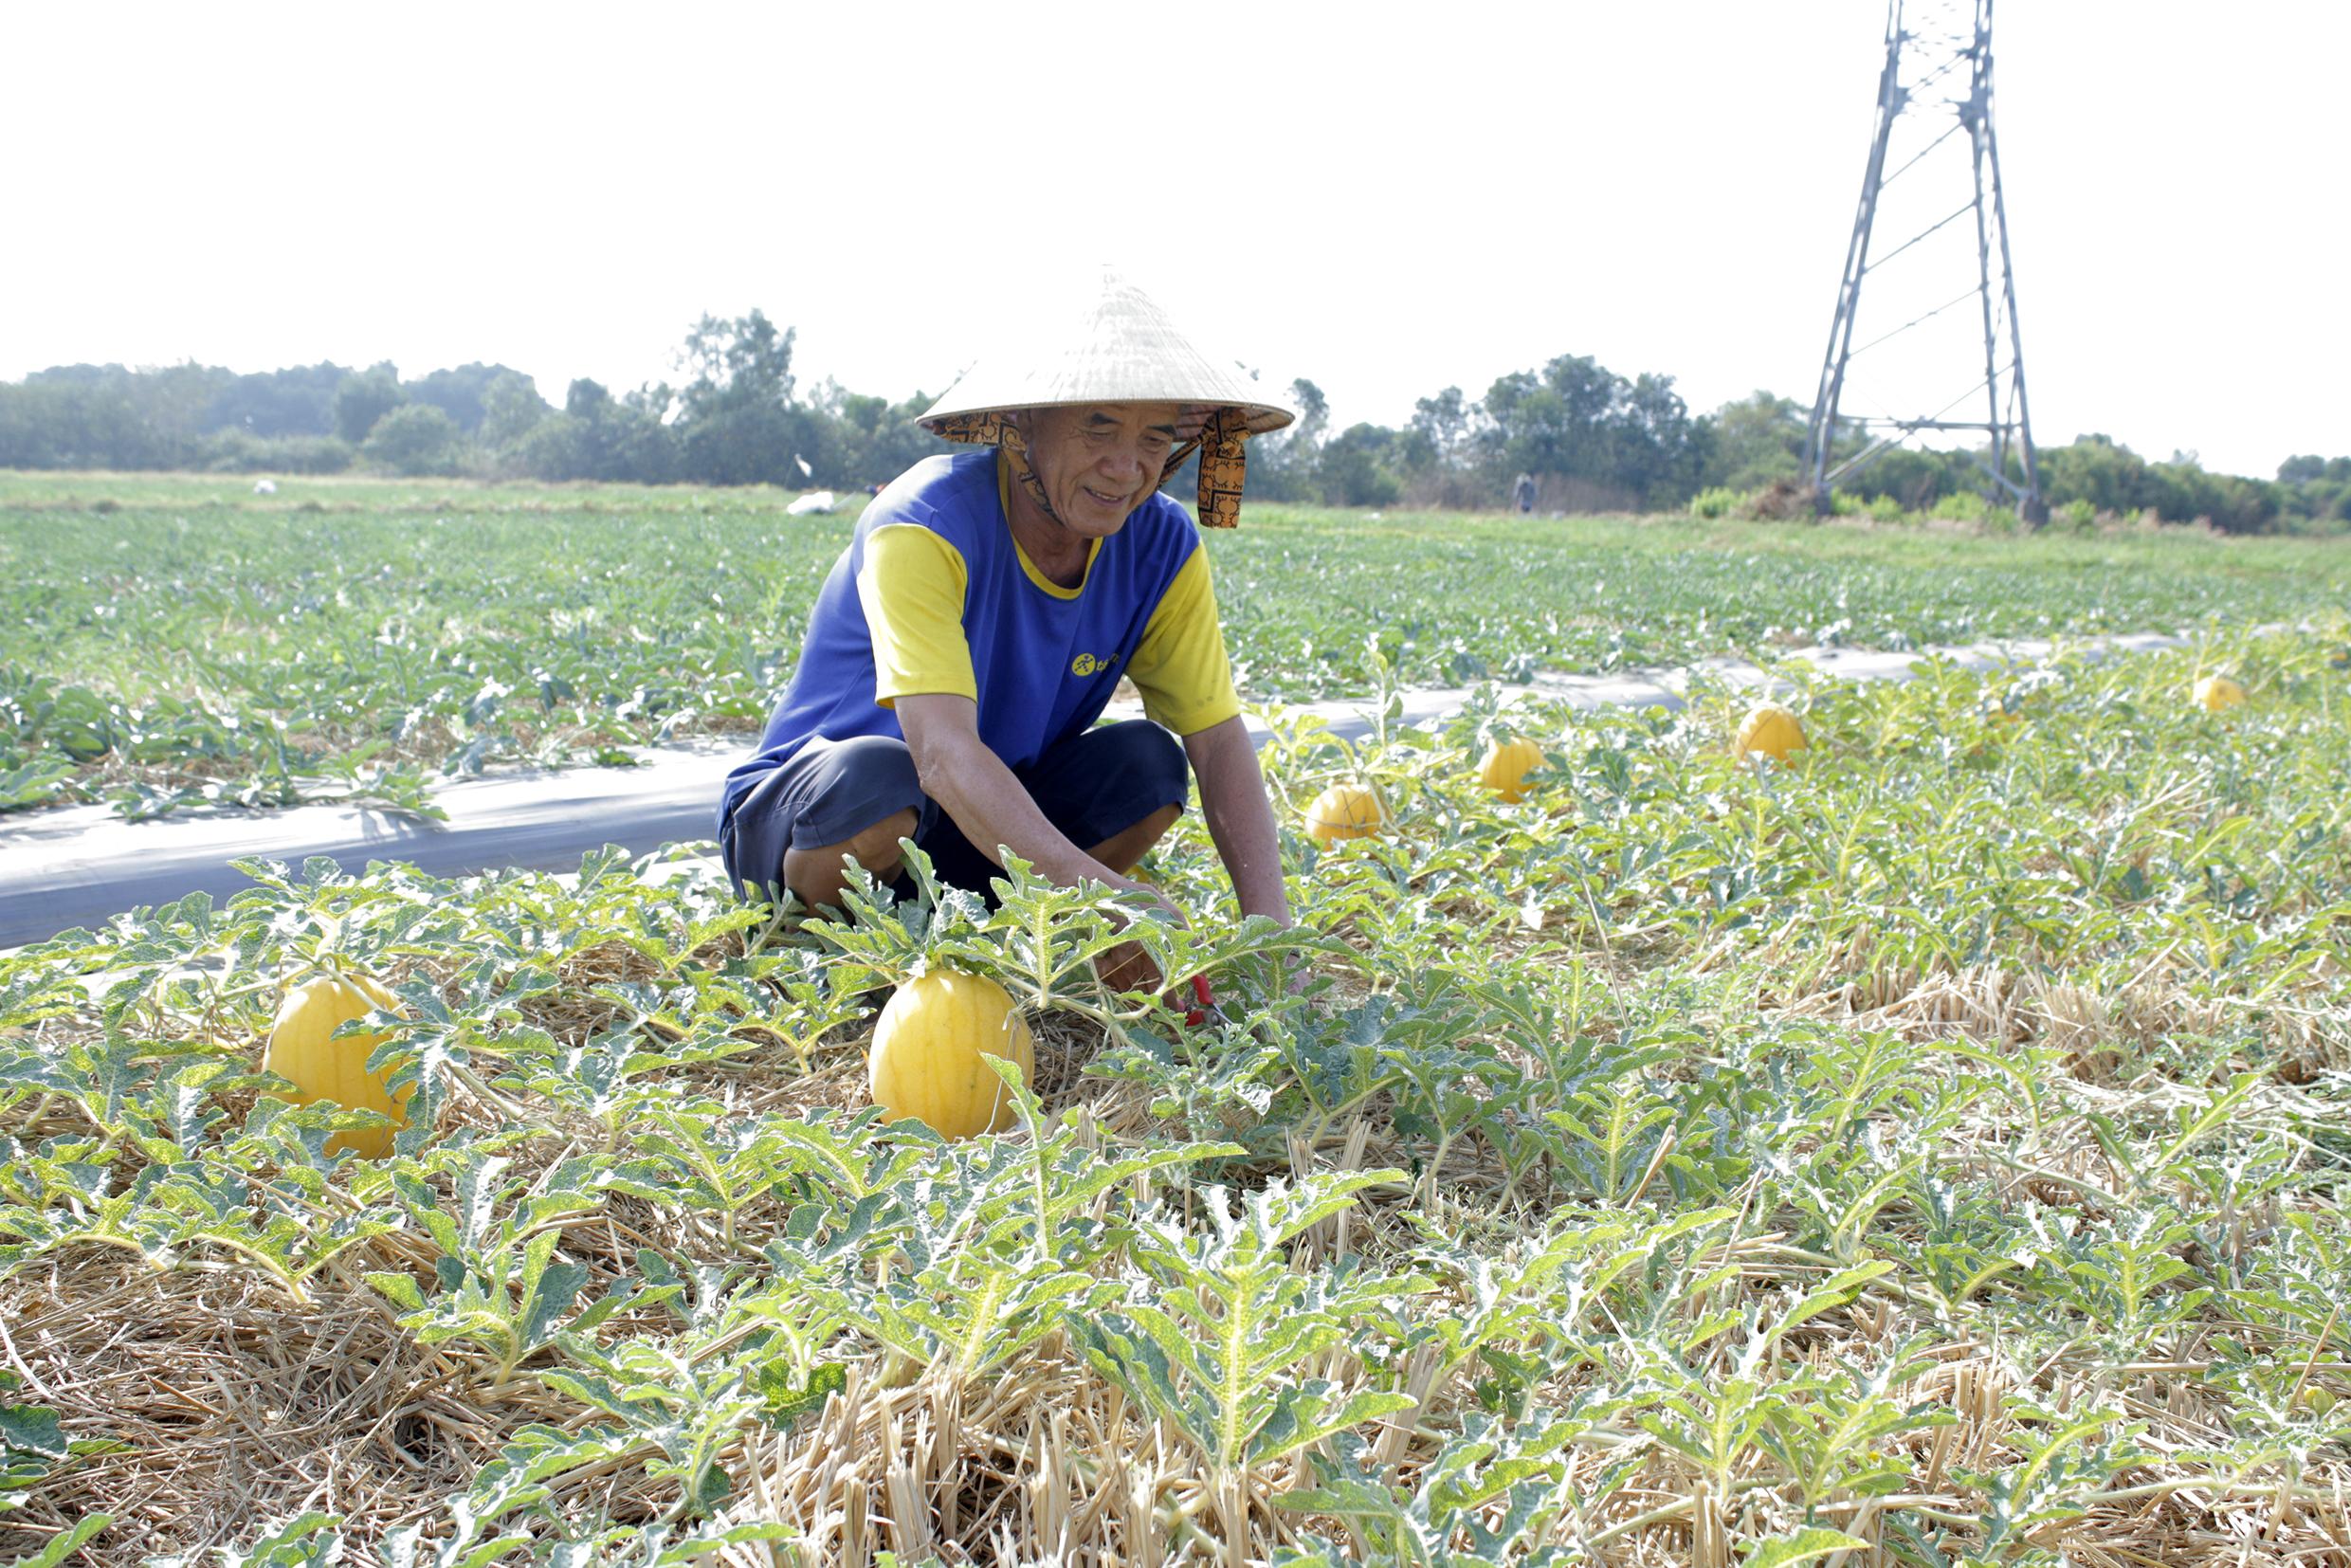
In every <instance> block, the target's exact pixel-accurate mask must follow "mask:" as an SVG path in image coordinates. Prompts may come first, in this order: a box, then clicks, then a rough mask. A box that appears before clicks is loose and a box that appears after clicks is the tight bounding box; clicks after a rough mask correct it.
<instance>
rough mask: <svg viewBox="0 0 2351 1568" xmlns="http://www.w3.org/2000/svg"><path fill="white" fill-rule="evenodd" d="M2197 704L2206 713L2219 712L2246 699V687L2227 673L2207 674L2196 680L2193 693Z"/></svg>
mask: <svg viewBox="0 0 2351 1568" xmlns="http://www.w3.org/2000/svg"><path fill="white" fill-rule="evenodd" d="M2191 695H2192V696H2193V697H2194V699H2195V701H2196V706H2197V707H2199V708H2202V709H2203V710H2204V711H2205V712H2206V713H2218V712H2219V711H2220V710H2221V709H2222V708H2233V707H2235V706H2236V705H2237V704H2238V703H2239V702H2244V701H2245V688H2244V687H2243V686H2240V685H2238V684H2236V683H2235V682H2234V681H2232V680H2230V679H2229V678H2228V677H2227V676H2225V675H2207V676H2205V677H2204V678H2203V679H2202V680H2200V681H2198V682H2196V686H2195V689H2194V691H2193V692H2192V693H2191Z"/></svg>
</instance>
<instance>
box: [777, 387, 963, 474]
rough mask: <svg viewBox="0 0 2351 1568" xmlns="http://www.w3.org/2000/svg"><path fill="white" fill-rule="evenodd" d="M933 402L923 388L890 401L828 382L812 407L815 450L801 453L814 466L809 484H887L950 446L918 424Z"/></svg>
mask: <svg viewBox="0 0 2351 1568" xmlns="http://www.w3.org/2000/svg"><path fill="white" fill-rule="evenodd" d="M930 406H931V399H930V398H929V397H928V396H926V395H925V394H923V393H921V392H917V393H915V394H914V395H913V396H912V397H910V398H907V399H906V400H905V401H903V402H901V403H892V402H891V401H890V400H889V399H888V398H886V397H875V396H871V395H869V394H866V393H864V392H847V391H845V390H844V389H843V388H842V387H841V386H840V385H839V384H838V383H835V382H832V381H827V382H825V383H824V384H823V385H822V386H820V387H819V388H818V389H817V390H816V393H815V395H814V397H813V398H812V399H811V401H810V405H809V411H810V413H811V415H812V416H813V419H812V421H811V423H812V424H813V426H814V428H815V432H816V438H815V449H814V450H812V451H804V452H803V453H802V454H801V455H802V456H804V457H806V458H807V459H808V460H809V464H810V466H811V468H812V469H813V470H814V472H813V474H812V475H811V477H810V480H809V483H814V484H820V485H825V486H828V487H829V488H832V489H847V490H855V489H862V488H864V487H865V486H866V485H867V484H886V483H889V482H890V481H891V480H894V479H896V478H897V477H898V476H899V475H900V474H902V473H904V472H905V471H906V470H907V469H908V468H911V467H912V466H914V465H915V464H917V463H919V462H920V461H921V460H922V459H924V458H926V457H929V456H931V455H932V454H934V453H937V452H944V451H950V450H952V449H953V448H952V447H950V446H949V445H948V444H947V443H946V442H944V441H941V440H939V437H937V436H935V435H933V434H931V433H930V432H929V431H928V430H926V429H924V428H922V427H921V426H920V425H918V424H916V423H915V421H916V420H917V419H918V418H919V417H920V415H921V413H922V410H924V409H927V408H929V407H930Z"/></svg>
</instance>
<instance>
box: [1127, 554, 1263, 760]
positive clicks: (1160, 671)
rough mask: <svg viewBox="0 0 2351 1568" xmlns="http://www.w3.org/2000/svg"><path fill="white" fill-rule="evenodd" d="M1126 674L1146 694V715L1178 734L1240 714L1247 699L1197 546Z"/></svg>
mask: <svg viewBox="0 0 2351 1568" xmlns="http://www.w3.org/2000/svg"><path fill="white" fill-rule="evenodd" d="M1126 673H1127V675H1128V676H1129V677H1130V678H1131V679H1132V680H1133V681H1134V683H1135V689H1136V690H1138V691H1139V692H1141V693H1142V698H1143V712H1145V713H1146V714H1149V715H1150V716H1151V717H1152V718H1153V719H1154V720H1157V721H1158V722H1159V723H1162V724H1165V725H1166V726H1167V727H1168V728H1169V729H1171V730H1174V731H1175V733H1176V734H1177V735H1193V734H1196V733H1197V732H1199V731H1201V730H1204V729H1207V728H1209V727H1210V726H1211V725H1214V724H1221V723H1223V722H1224V721H1225V720H1228V719H1232V718H1236V717H1238V716H1239V714H1240V712H1241V699H1240V697H1239V696H1238V695H1237V694H1235V693H1234V691H1233V689H1232V666H1231V665H1230V664H1228V663H1227V662H1226V660H1225V634H1224V629H1223V628H1222V627H1220V626H1219V625H1218V624H1217V621H1216V590H1215V588H1214V587H1213V586H1212V584H1211V583H1210V581H1209V574H1208V552H1207V551H1206V550H1205V549H1203V548H1201V547H1200V545H1199V544H1198V543H1197V542H1194V545H1193V547H1192V554H1191V556H1189V557H1187V558H1186V559H1185V561H1184V564H1183V567H1182V568H1181V570H1179V571H1178V572H1177V573H1176V574H1175V581H1174V582H1171V583H1170V584H1168V588H1167V592H1166V593H1163V594H1161V595H1160V596H1159V602H1158V605H1157V608H1155V609H1154V610H1153V611H1151V619H1150V620H1149V621H1148V622H1146V623H1145V624H1144V626H1143V636H1142V641H1141V642H1140V643H1139V644H1138V645H1137V647H1136V648H1135V657H1134V659H1133V660H1132V661H1131V662H1130V663H1129V664H1128V665H1127V669H1126Z"/></svg>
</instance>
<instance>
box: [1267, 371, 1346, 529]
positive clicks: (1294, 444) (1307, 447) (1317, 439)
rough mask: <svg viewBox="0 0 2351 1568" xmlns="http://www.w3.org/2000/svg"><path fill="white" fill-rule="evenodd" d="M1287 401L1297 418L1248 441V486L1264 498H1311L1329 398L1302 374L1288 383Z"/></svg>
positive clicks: (1287, 499)
mask: <svg viewBox="0 0 2351 1568" xmlns="http://www.w3.org/2000/svg"><path fill="white" fill-rule="evenodd" d="M1290 405H1291V407H1293V408H1295V409H1296V410H1298V418H1297V420H1296V422H1294V423H1292V424H1290V425H1288V426H1285V428H1282V429H1279V430H1275V431H1273V432H1272V433H1271V434H1269V435H1262V436H1258V437H1255V438H1254V439H1252V440H1251V441H1250V442H1249V444H1248V473H1249V479H1248V483H1249V488H1250V489H1251V490H1253V491H1255V492H1256V493H1257V494H1258V495H1261V496H1263V497H1265V498H1266V499H1267V501H1312V500H1314V499H1315V498H1316V495H1317V491H1316V485H1315V460H1316V458H1317V456H1318V455H1319V454H1320V452H1321V447H1322V433H1323V431H1324V430H1325V429H1326V428H1328V427H1329V425H1330V422H1331V405H1330V400H1329V399H1328V398H1326V397H1324V396H1323V395H1322V389H1321V388H1320V387H1318V386H1316V385H1315V384H1314V383H1313V382H1311V381H1309V380H1307V379H1305V378H1304V377H1303V376H1301V377H1299V378H1298V379H1297V380H1295V381H1292V382H1291V383H1290Z"/></svg>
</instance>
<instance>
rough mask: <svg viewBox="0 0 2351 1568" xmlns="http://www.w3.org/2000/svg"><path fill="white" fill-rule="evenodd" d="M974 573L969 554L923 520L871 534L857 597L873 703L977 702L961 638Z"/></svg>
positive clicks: (969, 658)
mask: <svg viewBox="0 0 2351 1568" xmlns="http://www.w3.org/2000/svg"><path fill="white" fill-rule="evenodd" d="M969 582H970V574H969V573H968V572H967V571H966V569H965V567H964V564H963V556H961V555H960V554H959V553H958V552H957V550H956V547H955V546H954V545H952V544H949V543H948V542H947V541H946V540H945V539H943V538H940V537H939V535H938V534H936V533H934V532H932V531H931V530H930V529H928V528H925V527H922V526H921V525H920V524H919V523H911V522H896V523H887V524H884V526H882V527H880V528H877V529H875V530H874V531H873V532H872V533H870V534H868V535H866V555H865V559H864V561H863V563H862V564H861V565H860V567H859V569H858V573H857V600H858V603H860V604H861V605H863V606H865V610H866V630H867V632H868V633H870V634H871V636H872V638H873V698H874V701H875V702H879V703H881V704H882V706H884V707H885V708H886V707H891V706H894V705H895V704H896V702H897V700H898V699H899V698H901V697H920V696H927V695H932V694H938V695H943V696H953V697H969V698H971V699H972V700H973V701H975V702H976V701H978V699H979V685H978V683H977V682H976V681H975V680H974V679H973V676H972V648H971V645H970V644H969V643H968V642H966V641H965V640H964V637H963V597H964V593H965V591H966V588H967V586H968V584H969Z"/></svg>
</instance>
